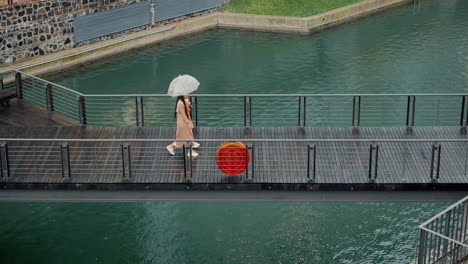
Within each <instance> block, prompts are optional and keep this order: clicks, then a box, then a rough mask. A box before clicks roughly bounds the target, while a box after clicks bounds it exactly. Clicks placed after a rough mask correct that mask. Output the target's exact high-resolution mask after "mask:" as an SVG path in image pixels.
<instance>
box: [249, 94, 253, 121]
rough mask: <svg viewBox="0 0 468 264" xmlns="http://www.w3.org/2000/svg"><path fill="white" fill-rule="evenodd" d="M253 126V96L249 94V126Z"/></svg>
mask: <svg viewBox="0 0 468 264" xmlns="http://www.w3.org/2000/svg"><path fill="white" fill-rule="evenodd" d="M251 126H252V97H250V96H249V127H251Z"/></svg>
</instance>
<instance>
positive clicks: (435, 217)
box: [418, 196, 468, 228]
mask: <svg viewBox="0 0 468 264" xmlns="http://www.w3.org/2000/svg"><path fill="white" fill-rule="evenodd" d="M467 200H468V196H466V197H465V198H463V199H461V200H460V201H458V202H456V203H454V204H452V205H451V206H449V207H447V208H446V209H445V210H443V211H442V212H440V213H438V214H437V215H435V216H433V217H432V218H431V219H429V220H427V221H426V222H424V223H422V224H420V225H419V226H418V228H425V225H427V224H429V223H430V222H432V221H434V220H435V219H437V218H439V217H440V216H442V215H444V214H445V213H447V212H448V211H450V210H452V209H453V208H455V207H457V206H459V205H460V204H462V203H464V202H465V201H467Z"/></svg>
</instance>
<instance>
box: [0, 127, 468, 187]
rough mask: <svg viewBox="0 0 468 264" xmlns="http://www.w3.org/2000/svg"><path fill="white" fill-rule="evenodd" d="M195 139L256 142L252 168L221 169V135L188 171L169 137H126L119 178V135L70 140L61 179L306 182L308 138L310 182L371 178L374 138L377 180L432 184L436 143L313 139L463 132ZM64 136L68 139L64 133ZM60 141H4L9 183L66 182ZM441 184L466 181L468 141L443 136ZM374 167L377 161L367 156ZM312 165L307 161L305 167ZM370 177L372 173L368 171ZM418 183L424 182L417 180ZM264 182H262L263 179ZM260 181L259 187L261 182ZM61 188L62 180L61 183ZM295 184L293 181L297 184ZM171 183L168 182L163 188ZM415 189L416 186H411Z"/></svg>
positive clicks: (51, 130)
mask: <svg viewBox="0 0 468 264" xmlns="http://www.w3.org/2000/svg"><path fill="white" fill-rule="evenodd" d="M174 134H175V128H143V129H138V128H109V127H88V128H85V129H82V128H80V127H3V128H0V135H1V137H4V138H60V139H80V138H81V139H86V138H90V139H94V138H108V139H168V138H172V137H173V136H174ZM196 137H197V138H198V139H232V138H235V139H244V142H245V143H250V144H253V146H254V155H253V157H254V158H253V161H254V165H253V166H254V167H253V168H254V171H253V173H252V171H249V174H245V173H242V174H239V175H226V174H224V173H222V172H221V171H220V170H219V169H218V167H217V165H216V162H215V153H216V150H217V147H218V145H219V143H220V142H201V143H202V146H201V147H200V149H199V150H198V152H199V154H200V156H199V157H198V158H196V159H194V161H193V164H192V168H191V172H192V173H191V174H190V172H189V171H188V172H186V173H184V158H183V155H182V150H178V151H177V153H176V155H175V156H170V155H169V153H168V152H167V150H166V149H165V146H166V145H167V144H168V143H170V141H162V142H131V140H129V142H128V144H129V145H130V148H131V169H132V174H131V176H130V179H129V181H128V183H126V181H124V174H123V165H122V160H123V159H122V152H121V144H122V143H121V142H109V143H101V142H72V141H69V144H70V160H71V165H70V166H71V167H70V168H71V170H70V171H71V172H70V173H71V177H70V179H69V181H68V182H67V183H65V185H73V184H84V185H89V186H93V185H102V184H104V185H105V184H108V185H109V184H111V185H112V184H117V185H118V184H127V185H128V186H130V185H131V184H185V183H186V180H187V178H190V180H191V183H192V184H201V185H203V184H207V185H205V187H204V188H207V189H209V188H211V187H210V184H215V185H216V184H221V185H233V184H234V185H235V184H240V185H242V186H243V187H242V188H243V189H245V188H247V189H248V188H250V187H249V186H251V187H253V186H255V184H260V185H262V184H267V185H268V184H276V188H279V189H290V188H293V187H291V186H296V187H297V186H301V185H307V184H310V180H311V179H310V178H313V173H312V171H311V172H310V173H309V176H310V178H307V175H308V174H307V169H308V166H307V158H308V157H307V155H308V153H307V151H308V146H309V144H315V145H316V148H317V158H316V172H315V181H314V183H315V184H316V185H317V184H319V185H320V184H322V185H326V184H331V185H333V184H341V185H343V184H358V185H359V184H370V185H373V184H374V183H370V181H369V148H370V144H371V143H373V144H378V146H379V157H378V170H377V177H376V179H375V184H377V185H378V184H384V185H408V184H422V185H424V186H425V187H424V188H427V186H426V185H427V184H430V183H431V181H432V180H431V158H432V144H433V142H379V141H378V140H376V141H374V142H314V139H336V138H340V139H432V138H438V139H441V138H454V139H455V138H466V135H465V134H464V133H461V132H460V129H459V128H458V127H441V128H439V127H424V128H422V127H418V128H414V129H413V131H412V132H411V133H410V132H408V131H407V129H406V128H400V127H392V128H360V129H359V132H358V133H356V132H353V129H352V128H305V129H299V128H250V129H244V128H223V129H219V128H206V127H205V128H198V130H197V133H196ZM259 138H261V139H267V138H272V139H310V141H307V142H255V141H254V140H252V139H259ZM65 141H66V140H65ZM60 144H61V142H46V143H38V142H27V141H24V142H9V143H8V147H9V155H10V171H11V177H10V178H8V180H7V182H8V183H9V184H16V185H18V184H20V185H21V184H63V183H64V178H63V177H62V167H61V160H60ZM441 145H442V152H441V163H440V164H441V166H440V174H439V179H438V182H439V184H461V183H463V184H467V183H468V176H467V162H468V160H467V144H466V143H460V142H443V143H441ZM372 166H373V167H374V166H375V161H374V162H373V163H372ZM310 169H311V167H309V170H310ZM372 177H373V178H374V177H375V174H374V171H372ZM240 185H239V186H240ZM278 185H281V187H278ZM422 185H421V186H422ZM265 186H266V185H265ZM265 186H264V187H265ZM62 187H63V186H62ZM296 187H294V188H296ZM168 188H171V187H168ZM416 189H417V188H416Z"/></svg>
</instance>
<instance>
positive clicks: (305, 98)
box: [302, 96, 307, 127]
mask: <svg viewBox="0 0 468 264" xmlns="http://www.w3.org/2000/svg"><path fill="white" fill-rule="evenodd" d="M306 104H307V97H305V96H304V119H303V120H304V121H303V125H302V126H303V127H305V126H306V109H307V108H306Z"/></svg>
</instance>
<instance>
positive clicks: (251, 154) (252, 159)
mask: <svg viewBox="0 0 468 264" xmlns="http://www.w3.org/2000/svg"><path fill="white" fill-rule="evenodd" d="M250 163H251V164H252V180H253V178H254V177H255V146H254V144H250Z"/></svg>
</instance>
